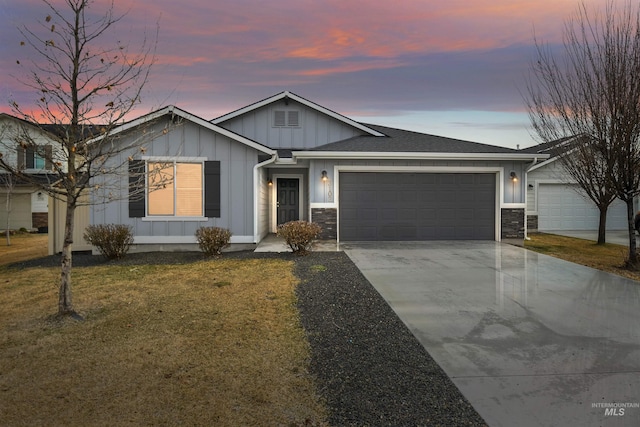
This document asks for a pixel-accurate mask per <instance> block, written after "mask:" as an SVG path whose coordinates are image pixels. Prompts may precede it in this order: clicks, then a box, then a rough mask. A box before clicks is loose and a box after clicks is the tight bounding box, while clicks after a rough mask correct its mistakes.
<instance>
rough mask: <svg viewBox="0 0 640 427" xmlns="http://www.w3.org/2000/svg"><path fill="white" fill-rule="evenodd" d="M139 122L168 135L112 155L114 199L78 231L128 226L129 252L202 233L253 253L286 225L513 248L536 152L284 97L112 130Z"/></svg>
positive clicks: (103, 195) (99, 196)
mask: <svg viewBox="0 0 640 427" xmlns="http://www.w3.org/2000/svg"><path fill="white" fill-rule="evenodd" d="M149 123H153V126H158V127H164V129H166V131H163V132H160V133H159V135H161V136H159V137H156V138H154V139H153V140H151V141H149V142H148V143H146V144H145V146H144V149H143V150H135V151H132V152H123V153H122V157H121V158H117V159H113V161H114V162H118V163H122V164H128V167H129V174H128V176H127V174H123V175H122V176H121V177H119V178H117V179H119V184H118V185H116V187H115V188H119V190H118V194H115V193H114V192H113V190H111V191H109V192H107V191H106V190H100V188H105V189H106V188H108V186H101V185H98V186H97V187H96V188H98V190H97V191H94V192H93V193H92V194H91V197H92V202H93V204H94V205H93V206H92V207H91V213H90V223H92V224H110V223H117V224H127V225H130V226H131V227H132V228H133V230H134V247H133V248H132V250H133V251H144V250H180V249H194V248H195V243H196V240H195V235H194V234H195V231H196V229H197V228H199V227H201V226H218V227H223V228H228V229H229V230H231V232H232V240H231V242H232V246H234V247H235V248H248V247H254V246H255V245H256V244H257V243H258V242H260V241H261V240H262V239H263V238H264V237H265V236H267V235H268V234H269V233H274V232H276V230H277V227H278V226H279V225H281V224H283V223H285V222H288V221H291V220H297V219H302V220H308V221H313V222H317V223H319V224H320V225H321V226H322V228H323V233H322V236H321V238H323V239H332V240H336V241H338V242H347V241H371V240H396V241H398V240H399V241H416V240H417V241H420V240H450V239H460V240H473V239H476V240H495V241H511V242H515V243H520V244H521V243H522V241H523V239H524V235H525V232H526V230H525V228H526V225H525V209H526V204H525V200H526V194H525V188H526V186H525V185H526V184H525V174H526V171H527V168H529V167H530V166H531V164H532V162H533V161H536V159H538V160H540V161H542V160H544V159H546V157H548V156H546V157H545V156H544V155H543V156H540V155H537V156H534V155H532V154H530V153H522V152H520V151H518V150H512V149H508V148H502V147H494V146H490V145H484V144H477V143H473V142H468V141H460V140H455V139H450V138H443V137H438V136H433V135H426V134H421V133H416V132H409V131H404V130H399V129H393V128H386V127H382V126H377V125H365V124H362V123H358V122H355V121H353V120H351V119H349V118H347V117H345V116H342V115H340V114H338V113H335V112H333V111H331V110H329V109H326V108H324V107H322V106H319V105H317V104H315V103H313V102H311V101H309V100H306V99H304V98H302V97H300V96H298V95H295V94H293V93H290V92H282V93H280V94H278V95H275V96H273V97H270V98H268V99H265V100H262V101H260V102H257V103H255V104H252V105H250V106H247V107H245V108H242V109H239V110H236V111H234V112H232V113H229V114H227V115H224V116H222V117H219V118H217V119H215V120H213V121H210V122H209V121H205V120H203V119H201V118H198V117H196V116H193V115H191V114H189V113H187V112H185V111H182V110H179V109H177V108H175V107H167V108H165V109H164V110H160V111H158V112H156V113H153V114H151V115H149V116H145V117H143V118H140V119H138V120H135V121H133V122H131V123H129V124H127V125H124V126H122V128H121V129H120V130H118V131H119V132H122V133H123V135H126V134H127V132H129V133H134V132H135V131H136V129H137V128H138V127H139V126H142V125H143V124H145V126H148V124H149ZM137 174H139V175H140V176H141V177H143V178H144V179H142V180H140V179H138V180H136V179H134V178H133V177H134V176H136V175H137Z"/></svg>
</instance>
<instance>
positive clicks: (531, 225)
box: [527, 215, 538, 231]
mask: <svg viewBox="0 0 640 427" xmlns="http://www.w3.org/2000/svg"><path fill="white" fill-rule="evenodd" d="M527 230H529V231H538V215H527Z"/></svg>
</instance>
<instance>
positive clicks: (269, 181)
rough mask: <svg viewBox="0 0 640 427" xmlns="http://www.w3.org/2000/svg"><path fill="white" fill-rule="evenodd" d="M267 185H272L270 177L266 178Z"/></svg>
mask: <svg viewBox="0 0 640 427" xmlns="http://www.w3.org/2000/svg"><path fill="white" fill-rule="evenodd" d="M267 185H268V186H269V187H271V186H273V181H272V180H271V178H269V179H268V180H267Z"/></svg>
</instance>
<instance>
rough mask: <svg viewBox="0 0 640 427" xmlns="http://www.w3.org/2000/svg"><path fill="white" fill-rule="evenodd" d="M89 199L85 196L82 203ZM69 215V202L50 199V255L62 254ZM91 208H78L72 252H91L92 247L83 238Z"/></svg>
mask: <svg viewBox="0 0 640 427" xmlns="http://www.w3.org/2000/svg"><path fill="white" fill-rule="evenodd" d="M88 198H89V196H88V195H86V193H85V195H83V196H82V197H81V199H80V203H84V202H85V201H86V200H87V199H88ZM66 215H67V202H66V201H65V200H63V199H54V198H52V197H49V218H48V219H49V239H48V240H49V245H48V246H49V247H48V249H49V255H53V254H57V253H60V252H62V246H63V244H64V227H65V222H66ZM90 216H91V215H90V206H87V205H82V206H78V207H76V210H75V212H74V216H73V246H71V250H72V251H74V252H76V251H90V250H91V245H90V244H89V243H87V242H85V241H84V238H83V237H82V236H83V235H84V231H85V229H86V228H87V227H88V226H89V220H90Z"/></svg>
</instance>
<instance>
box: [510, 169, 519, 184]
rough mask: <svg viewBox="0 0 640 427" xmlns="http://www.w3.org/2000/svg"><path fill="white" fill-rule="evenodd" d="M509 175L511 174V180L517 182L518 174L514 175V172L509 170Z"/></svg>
mask: <svg viewBox="0 0 640 427" xmlns="http://www.w3.org/2000/svg"><path fill="white" fill-rule="evenodd" d="M510 176H511V181H513V182H518V175H516V173H515V172H513V171H511V174H510Z"/></svg>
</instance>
